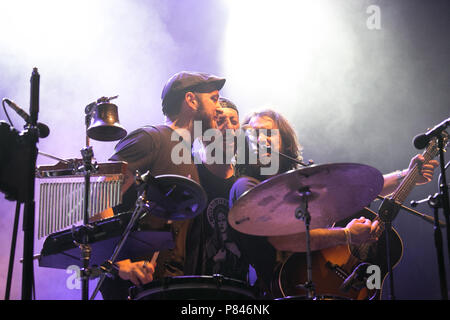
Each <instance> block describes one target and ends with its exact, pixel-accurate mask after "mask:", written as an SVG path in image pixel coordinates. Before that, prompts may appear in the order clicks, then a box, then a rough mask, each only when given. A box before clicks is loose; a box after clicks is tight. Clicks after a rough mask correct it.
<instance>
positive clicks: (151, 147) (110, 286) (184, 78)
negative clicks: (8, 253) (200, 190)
mask: <svg viewBox="0 0 450 320" xmlns="http://www.w3.org/2000/svg"><path fill="white" fill-rule="evenodd" d="M224 84H225V79H223V78H219V77H216V76H214V75H210V74H207V73H201V72H191V71H182V72H179V73H177V74H175V75H173V76H172V77H171V78H170V79H169V80H168V81H167V83H166V84H165V86H164V88H163V91H162V95H161V99H162V112H163V114H164V115H165V116H166V123H165V124H164V125H157V126H144V127H142V128H139V129H137V130H135V131H133V132H131V133H130V134H128V135H127V136H126V137H125V138H123V139H122V140H121V141H119V143H118V144H117V145H116V147H115V153H114V155H113V156H112V157H111V158H110V160H112V161H126V162H127V163H128V174H127V176H126V178H125V180H124V185H123V189H122V190H124V194H123V201H122V204H121V205H119V206H117V207H115V208H113V209H112V210H108V211H107V212H105V213H102V218H105V217H108V216H111V215H112V214H118V213H123V212H127V211H132V210H133V209H134V206H135V203H136V199H137V192H136V188H135V187H136V185H135V183H134V178H133V177H134V173H135V172H136V170H138V171H139V172H140V173H145V172H147V171H149V172H150V173H151V175H152V176H158V175H162V174H174V175H180V176H185V177H189V178H191V179H193V180H194V181H196V182H198V183H199V176H198V172H197V168H196V166H195V164H194V162H193V161H192V162H188V163H185V162H183V163H180V164H175V163H174V161H173V159H172V149H173V148H174V147H175V146H176V145H177V144H179V143H180V142H179V141H180V140H183V139H185V138H186V137H185V135H186V133H189V134H190V137H192V140H191V142H192V141H193V140H194V139H195V138H196V136H195V135H196V134H197V135H198V134H203V133H204V132H205V131H206V130H208V129H211V128H215V126H216V125H215V121H214V119H215V117H216V110H217V109H218V108H219V107H220V104H219V90H220V89H222V87H223V86H224ZM195 121H200V122H201V124H202V132H195V130H194V122H195ZM177 135H178V137H179V138H180V139H178V140H176V139H173V137H174V136H177ZM184 141H185V140H184ZM144 223H146V224H148V225H149V226H151V227H152V228H162V227H164V226H167V221H165V220H163V219H160V218H157V217H154V216H152V217H149V218H148V219H146V220H145V221H144ZM188 226H189V221H188V220H182V221H174V222H173V223H171V224H170V225H169V228H170V229H171V231H172V234H173V235H174V242H175V247H174V248H173V249H172V250H167V251H161V252H160V253H159V255H158V259H157V260H156V263H153V262H149V260H150V259H151V258H152V257H151V256H150V257H148V258H147V259H145V260H142V261H134V262H133V261H130V260H123V261H119V262H116V266H117V268H118V275H119V277H120V279H119V277H116V279H108V278H107V279H105V281H104V283H103V285H102V286H101V289H100V291H101V292H102V295H103V298H104V299H105V300H106V299H108V300H109V299H127V297H128V289H129V287H131V286H133V285H143V284H146V283H149V282H150V281H152V280H154V279H159V278H162V277H169V276H180V275H183V269H184V258H185V238H186V233H187V229H188Z"/></svg>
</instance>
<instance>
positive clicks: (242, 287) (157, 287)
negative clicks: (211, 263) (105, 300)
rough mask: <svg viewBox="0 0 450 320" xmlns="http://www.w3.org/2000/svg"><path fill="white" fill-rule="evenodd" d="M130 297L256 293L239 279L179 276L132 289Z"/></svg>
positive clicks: (233, 296) (196, 297) (180, 297)
mask: <svg viewBox="0 0 450 320" xmlns="http://www.w3.org/2000/svg"><path fill="white" fill-rule="evenodd" d="M129 298H130V300H255V299H256V296H255V294H254V292H253V291H252V290H251V288H249V287H248V286H247V284H246V283H245V282H243V281H240V280H235V279H231V278H227V277H224V276H223V275H220V274H214V275H212V276H178V277H166V278H163V279H160V280H154V281H152V282H150V283H148V284H145V285H143V286H139V287H137V286H133V287H131V288H130V297H129Z"/></svg>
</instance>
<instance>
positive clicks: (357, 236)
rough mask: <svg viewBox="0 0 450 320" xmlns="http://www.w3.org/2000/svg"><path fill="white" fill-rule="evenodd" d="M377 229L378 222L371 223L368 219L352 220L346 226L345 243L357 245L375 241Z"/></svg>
mask: <svg viewBox="0 0 450 320" xmlns="http://www.w3.org/2000/svg"><path fill="white" fill-rule="evenodd" d="M378 228H379V222H378V220H376V221H375V222H373V223H372V221H371V220H370V219H367V218H364V217H360V218H359V219H353V220H352V221H350V222H349V223H348V224H347V225H346V226H345V229H344V230H346V233H347V237H348V238H347V242H348V243H349V244H354V245H359V244H362V243H366V242H374V241H377V240H378V238H377V236H376V234H377V230H378Z"/></svg>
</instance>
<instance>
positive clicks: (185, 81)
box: [161, 71, 225, 105]
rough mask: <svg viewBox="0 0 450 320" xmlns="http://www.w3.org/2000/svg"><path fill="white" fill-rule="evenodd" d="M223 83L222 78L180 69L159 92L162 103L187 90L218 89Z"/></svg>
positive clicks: (203, 90)
mask: <svg viewBox="0 0 450 320" xmlns="http://www.w3.org/2000/svg"><path fill="white" fill-rule="evenodd" d="M224 84H225V79H224V78H219V77H217V76H214V75H211V74H208V73H204V72H195V71H181V72H178V73H176V74H174V75H173V76H172V77H171V78H170V79H169V80H168V81H167V83H166V85H165V86H164V88H163V91H162V93H161V99H162V104H163V105H164V104H165V103H166V102H167V101H169V100H171V99H173V98H175V97H178V96H180V94H183V93H185V92H188V91H196V92H212V91H214V90H220V89H222V87H223V86H224Z"/></svg>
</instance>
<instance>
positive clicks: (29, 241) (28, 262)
mask: <svg viewBox="0 0 450 320" xmlns="http://www.w3.org/2000/svg"><path fill="white" fill-rule="evenodd" d="M39 80H40V75H39V73H38V70H37V68H33V72H32V74H31V79H30V83H31V89H30V122H31V123H29V125H28V130H27V132H26V133H25V135H24V137H25V140H26V142H27V143H28V146H29V153H28V156H29V159H28V160H29V161H28V168H27V174H28V177H27V180H28V181H27V184H26V185H25V189H26V192H25V194H26V200H25V205H24V215H23V231H24V240H23V266H22V268H23V271H22V300H31V299H32V292H33V280H34V279H33V278H34V276H33V273H34V271H33V250H34V220H35V201H34V184H35V178H36V171H35V168H36V159H37V154H38V150H37V146H36V145H37V143H38V141H39V130H38V128H37V118H38V113H39Z"/></svg>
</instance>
